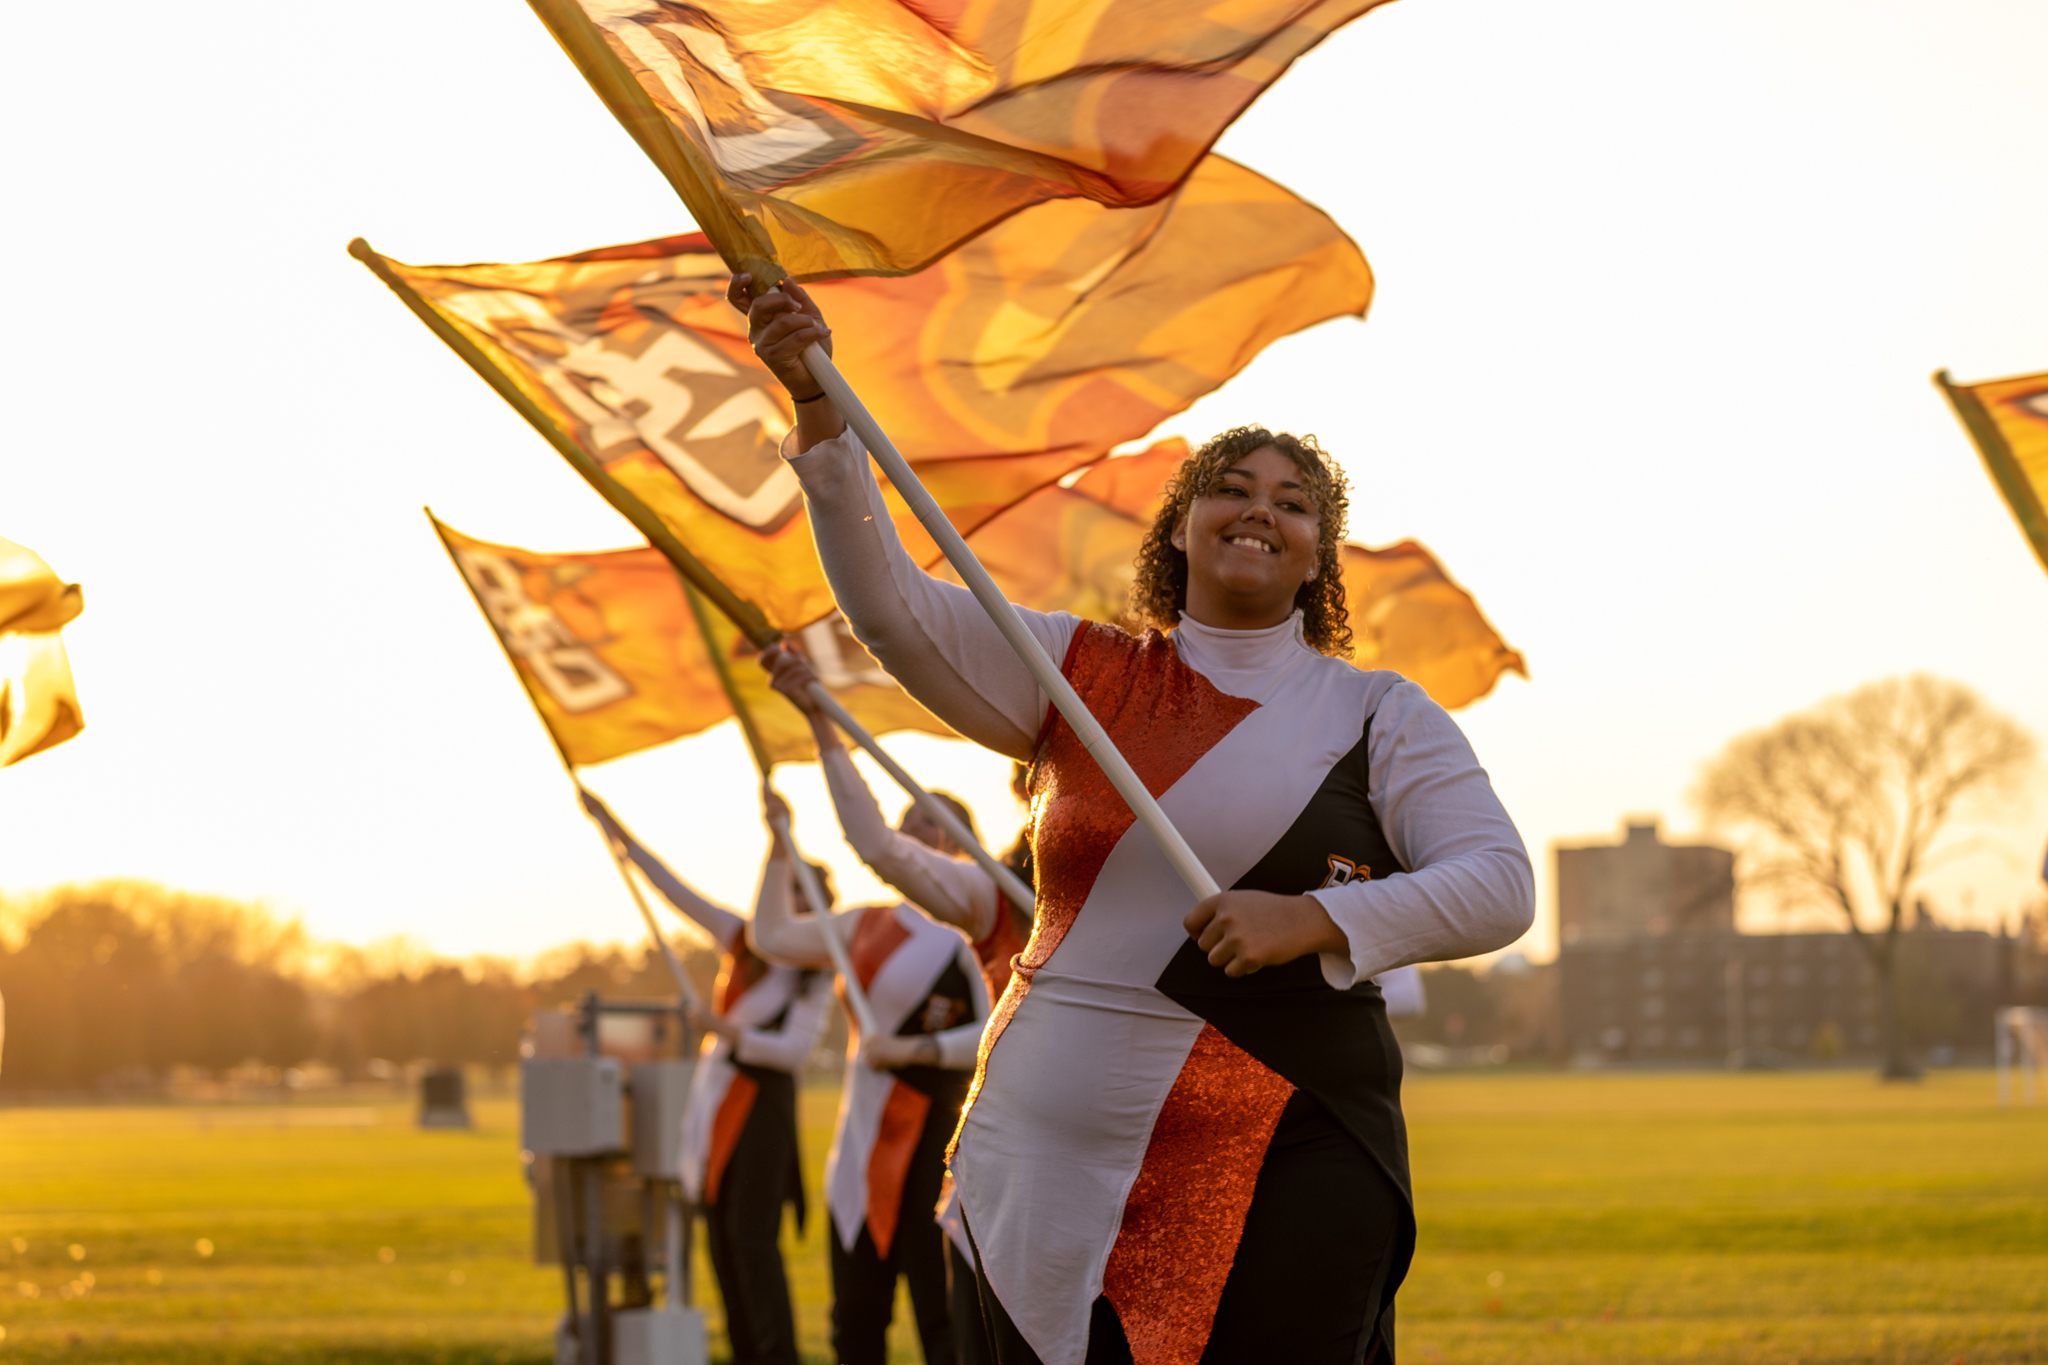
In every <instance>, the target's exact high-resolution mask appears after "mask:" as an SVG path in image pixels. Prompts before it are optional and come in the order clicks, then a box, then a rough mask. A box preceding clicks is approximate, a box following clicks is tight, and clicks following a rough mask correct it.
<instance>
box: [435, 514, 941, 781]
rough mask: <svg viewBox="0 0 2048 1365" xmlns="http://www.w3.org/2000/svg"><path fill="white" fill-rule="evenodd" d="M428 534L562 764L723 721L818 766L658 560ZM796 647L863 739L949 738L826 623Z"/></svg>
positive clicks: (733, 637)
mask: <svg viewBox="0 0 2048 1365" xmlns="http://www.w3.org/2000/svg"><path fill="white" fill-rule="evenodd" d="M434 529H435V530H436V531H437V532H438V533H439V534H440V537H441V541H442V544H443V545H444V546H446V547H447V550H448V554H449V557H450V558H451V559H453V560H454V562H455V566H456V568H457V569H458V570H459V571H460V572H461V574H462V577H463V581H464V582H465V583H467V584H468V585H469V589H470V591H471V593H473V594H474V595H475V597H476V601H477V605H478V606H479V607H480V608H482V609H483V613H484V616H485V618H486V619H487V620H488V621H489V622H490V624H491V628H492V629H493V630H494V631H495V632H496V633H497V636H498V642H499V644H500V645H502V646H503V647H504V650H505V654H506V657H507V658H508V659H509V660H510V661H511V663H512V666H513V669H514V670H515V671H516V672H517V673H518V674H519V679H520V681H521V682H522V683H523V684H524V685H525V687H526V690H527V694H528V695H529V696H530V697H531V698H532V700H533V705H534V708H535V709H536V710H537V711H539V712H540V715H541V719H542V721H543V722H545V724H546V725H547V728H548V731H549V733H550V734H552V735H553V736H554V739H555V744H556V747H557V748H559V749H560V750H561V752H562V756H563V758H564V759H565V760H567V761H568V762H569V763H570V764H572V765H578V764H588V763H602V762H604V761H606V760H607V759H612V758H619V757H622V756H624V755H626V754H631V753H637V752H639V751H640V750H642V749H648V748H652V747H653V746H655V745H657V744H665V743H667V742H668V741H670V740H674V739H680V738H682V737H684V736H686V735H693V734H697V733H699V732H700V731H703V730H707V729H709V728H710V727H712V726H713V725H716V724H718V723H719V722H721V721H723V720H727V719H730V718H732V717H734V716H735V715H737V716H738V717H739V719H740V722H741V727H742V730H743V732H744V733H745V734H746V737H747V740H748V742H749V744H750V746H752V747H753V748H754V749H755V751H756V753H758V754H759V755H760V756H761V758H762V760H763V763H764V766H765V765H766V764H769V763H777V762H800V761H804V760H807V759H813V758H815V757H817V751H816V748H815V746H814V745H813V743H812V740H811V730H810V725H809V724H808V722H806V721H805V720H804V718H803V716H802V715H801V714H800V713H799V712H798V711H797V710H796V708H795V707H793V706H791V705H790V704H789V703H788V702H786V701H784V700H783V699H782V698H781V697H780V696H779V695H776V694H775V693H774V692H773V691H772V689H771V688H770V687H769V686H768V675H767V672H766V671H765V670H764V669H762V668H761V667H759V666H758V665H757V664H756V663H755V662H754V655H755V653H756V652H757V650H756V649H755V647H754V646H753V645H752V644H751V643H749V641H748V639H747V637H746V636H745V635H744V634H742V633H741V631H740V630H739V629H738V628H737V627H735V626H733V625H732V624H731V623H730V622H729V621H726V620H725V619H723V618H722V617H720V616H718V615H717V613H716V612H715V611H713V610H712V609H710V608H709V607H702V606H700V605H699V604H697V603H695V602H693V601H692V600H691V595H690V594H688V593H687V592H686V590H685V588H684V586H683V583H682V580H681V579H679V578H678V577H677V576H676V571H675V569H674V567H673V566H672V565H670V564H669V562H668V561H667V560H666V559H664V558H663V557H662V556H661V554H660V553H659V552H658V551H655V550H653V549H637V550H611V551H595V552H589V553H581V554H544V553H541V552H538V551H534V550H522V549H517V548H515V547H513V546H509V545H494V544H491V543H490V542H488V541H482V540H475V539H472V538H471V537H469V536H466V535H463V534H462V533H461V532H459V531H456V530H454V529H453V528H451V527H448V526H445V525H443V524H442V523H441V522H440V521H438V520H436V521H435V522H434ZM707 637H708V639H709V640H711V641H715V643H716V648H715V650H714V649H713V648H711V647H709V646H708V645H707ZM798 638H799V639H800V641H801V642H802V644H803V646H804V648H805V650H806V652H807V653H808V654H809V656H810V658H811V660H812V665H813V667H814V668H815V669H816V670H817V672H818V675H819V678H820V679H821V680H822V681H823V682H824V683H825V685H826V686H827V687H828V688H829V689H830V690H831V691H832V693H833V694H834V695H835V696H836V697H838V699H839V700H840V702H841V703H843V704H844V705H845V706H846V707H847V709H848V710H850V711H852V712H853V713H854V715H855V716H856V717H857V718H859V719H860V720H861V722H862V723H863V724H864V725H866V726H867V728H868V729H869V730H871V731H875V732H878V733H880V732H887V731H891V730H905V729H913V730H925V731H929V732H931V733H934V734H941V735H950V734H952V731H951V730H948V729H947V728H946V727H945V726H944V725H942V724H940V722H939V721H937V720H936V719H934V718H933V716H932V715H931V713H930V712H928V711H926V710H925V709H924V708H923V707H921V706H919V705H918V704H917V703H915V702H913V701H911V700H910V698H909V697H907V696H905V695H904V694H903V692H902V690H901V689H899V688H898V687H897V686H896V684H895V683H894V682H892V681H890V680H889V678H888V676H887V675H886V674H884V673H883V672H882V671H881V668H880V666H879V665H877V664H876V663H875V662H874V660H873V659H872V658H871V657H870V656H869V655H868V653H867V652H866V651H865V650H863V649H862V648H861V646H860V645H859V643H858V642H857V641H855V640H854V638H853V635H852V632H851V631H849V630H848V629H847V627H846V623H845V621H844V620H843V619H842V618H841V617H839V616H838V615H837V614H836V613H835V614H833V615H832V616H830V617H828V618H826V619H825V620H823V621H819V622H817V623H815V624H813V625H811V626H810V627H808V628H806V629H805V630H803V631H801V632H800V633H799V635H798Z"/></svg>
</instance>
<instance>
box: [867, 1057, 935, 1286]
mask: <svg viewBox="0 0 2048 1365" xmlns="http://www.w3.org/2000/svg"><path fill="white" fill-rule="evenodd" d="M931 1107H932V1101H931V1096H929V1095H927V1094H925V1093H924V1092H923V1091H921V1090H916V1089H913V1088H912V1087H910V1086H907V1085H905V1084H904V1083H903V1082H901V1081H898V1082H896V1084H895V1085H893V1086H891V1087H890V1089H889V1100H888V1102H887V1103H886V1104H884V1105H883V1106H882V1124H881V1127H880V1128H879V1129H878V1130H877V1131H876V1133H875V1145H874V1148H873V1149H872V1150H871V1151H869V1153H868V1233H869V1235H870V1236H872V1237H873V1238H874V1239H875V1252H876V1254H877V1255H879V1256H881V1257H882V1258H883V1259H884V1260H887V1259H888V1256H889V1248H890V1247H891V1246H892V1245H893V1244H894V1243H895V1241H896V1215H897V1214H898V1213H899V1212H901V1210H902V1208H903V1186H904V1182H905V1181H907V1180H908V1179H909V1177H910V1158H911V1157H912V1156H913V1155H915V1154H916V1152H917V1140H918V1138H919V1137H920V1136H922V1135H923V1133H924V1120H925V1115H926V1114H927V1113H929V1112H930V1111H931ZM925 1212H927V1213H929V1212H930V1210H926V1211H925Z"/></svg>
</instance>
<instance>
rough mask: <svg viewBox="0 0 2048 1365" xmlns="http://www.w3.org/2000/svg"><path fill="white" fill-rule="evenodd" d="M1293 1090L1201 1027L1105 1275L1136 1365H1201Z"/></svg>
mask: <svg viewBox="0 0 2048 1365" xmlns="http://www.w3.org/2000/svg"><path fill="white" fill-rule="evenodd" d="M1293 1094H1294V1087H1293V1086H1292V1085H1289V1084H1288V1083H1287V1082H1286V1081H1284V1080H1282V1079H1281V1078H1280V1077H1279V1076H1278V1075H1276V1074H1275V1073H1273V1072H1272V1071H1270V1070H1268V1069H1267V1068H1266V1067H1265V1066H1264V1065H1262V1064H1261V1063H1259V1062H1258V1061H1256V1060H1254V1059H1253V1058H1252V1057H1251V1056H1250V1054H1248V1053H1246V1052H1244V1051H1243V1050H1242V1049H1240V1048H1239V1047H1237V1045H1236V1044H1234V1043H1232V1042H1231V1041H1230V1040H1229V1039H1227V1038H1225V1037H1224V1036H1223V1035H1222V1034H1220V1033H1218V1032H1217V1031H1216V1030H1215V1028H1214V1027H1212V1026H1209V1025H1204V1026H1203V1028H1202V1031H1201V1033H1200V1034H1198V1035H1197V1036H1196V1038H1195V1045H1194V1047H1193V1048H1192V1049H1190V1050H1189V1052H1188V1059H1187V1061H1186V1063H1185V1064H1183V1065H1182V1067H1181V1069H1180V1075H1179V1077H1178V1078H1176V1079H1175V1081H1174V1083H1173V1089H1172V1091H1170V1092H1169V1093H1168V1094H1167V1097H1166V1103H1165V1104H1163V1105H1161V1106H1160V1109H1159V1117H1158V1118H1157V1119H1156V1120H1155V1121H1154V1122H1153V1124H1152V1139H1151V1141H1150V1142H1149V1143H1148V1144H1147V1145H1146V1148H1145V1160H1144V1164H1143V1165H1141V1166H1140V1167H1139V1168H1138V1178H1137V1180H1136V1181H1135V1182H1134V1183H1133V1184H1132V1186H1131V1193H1130V1195H1129V1197H1128V1198H1126V1199H1125V1200H1124V1217H1123V1224H1122V1226H1121V1227H1119V1228H1118V1229H1117V1234H1116V1244H1115V1245H1114V1246H1113V1247H1111V1248H1110V1252H1109V1262H1108V1264H1107V1265H1105V1266H1104V1267H1103V1271H1102V1293H1103V1295H1104V1297H1106V1298H1107V1299H1108V1300H1109V1301H1110V1304H1111V1305H1112V1306H1113V1307H1115V1309H1116V1315H1117V1318H1118V1319H1119V1320H1120V1321H1121V1322H1122V1323H1123V1328H1124V1337H1125V1339H1126V1340H1127V1341H1129V1342H1130V1346H1131V1359H1132V1361H1133V1362H1134V1365H1196V1362H1198V1361H1199V1360H1200V1359H1201V1358H1202V1350H1203V1348H1204V1347H1205V1346H1207V1345H1208V1342H1209V1328H1210V1327H1211V1326H1212V1325H1213V1324H1214V1323H1215V1321H1216V1305H1217V1303H1218V1302H1219V1301H1221V1299H1222V1297H1223V1284H1224V1281H1225V1280H1227V1279H1229V1278H1230V1264H1231V1262H1232V1261H1233V1260H1235V1259H1236V1257H1237V1243H1238V1239H1239V1238H1240V1237H1242V1236H1243V1235H1244V1219H1245V1214H1246V1212H1247V1211H1248V1210H1249V1209H1250V1208H1251V1206H1252V1191H1253V1189H1254V1188H1255V1187H1256V1186H1257V1184H1258V1181H1259V1167H1260V1165H1262V1164H1263V1163H1264V1161H1265V1159H1266V1147H1267V1144H1269V1143H1270V1142H1271V1141H1272V1140H1273V1129H1274V1127H1275V1126H1276V1125H1277V1124H1278V1123H1279V1122H1280V1111H1281V1110H1282V1109H1285V1108H1286V1107H1287V1101H1288V1100H1289V1099H1290V1098H1292V1096H1293Z"/></svg>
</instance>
